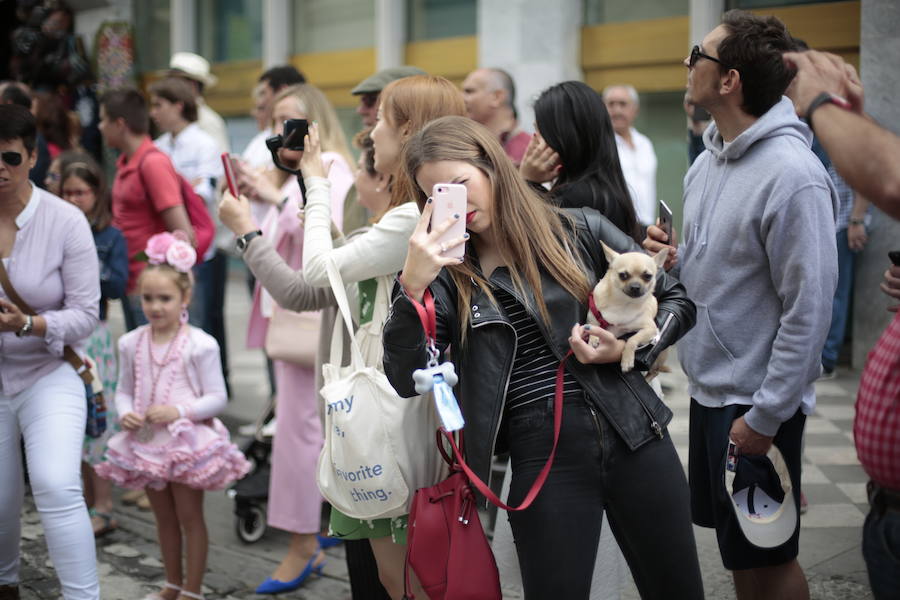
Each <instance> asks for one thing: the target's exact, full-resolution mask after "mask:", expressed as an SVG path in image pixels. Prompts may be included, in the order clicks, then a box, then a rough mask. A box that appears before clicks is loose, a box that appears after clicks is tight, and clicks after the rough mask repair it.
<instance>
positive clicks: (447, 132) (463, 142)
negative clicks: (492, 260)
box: [401, 117, 590, 336]
mask: <svg viewBox="0 0 900 600" xmlns="http://www.w3.org/2000/svg"><path fill="white" fill-rule="evenodd" d="M445 160H446V161H461V162H465V163H468V164H470V165H472V166H474V167H476V168H478V169H479V170H481V171H482V172H483V173H484V174H485V175H486V176H487V177H488V179H489V180H490V182H491V193H492V195H493V202H491V208H490V217H491V229H492V230H493V239H494V242H495V244H496V247H497V251H498V253H499V255H500V257H501V258H502V260H503V262H504V263H505V264H506V265H507V266H508V267H509V272H510V275H511V277H512V280H513V285H514V286H515V287H516V289H518V290H519V291H520V292H523V290H524V287H525V283H526V282H527V284H528V285H529V286H530V287H531V289H532V290H533V291H534V297H535V299H536V300H537V303H538V309H539V311H540V314H541V317H542V318H543V320H544V322H545V323H549V320H550V319H549V314H548V312H547V305H546V303H545V302H544V299H543V295H542V290H541V269H543V270H544V271H546V272H547V274H548V275H549V276H550V277H552V278H553V279H555V280H556V281H557V282H558V283H559V284H560V285H561V286H562V287H563V288H565V289H566V291H568V292H569V293H570V294H572V296H574V297H575V298H577V299H578V300H579V301H583V300H584V299H585V298H587V296H588V294H589V292H590V287H589V285H588V280H587V277H586V275H585V273H584V271H583V269H582V268H581V263H580V260H579V259H578V258H577V257H576V256H575V253H574V252H573V250H572V247H571V243H570V241H569V233H568V232H567V231H566V227H565V226H564V225H563V219H564V218H566V217H565V214H564V213H562V212H561V211H560V210H559V209H558V208H556V207H554V206H551V205H550V204H549V203H547V202H545V201H544V200H543V199H541V197H540V196H538V195H537V193H536V192H535V191H534V190H532V189H531V188H530V187H529V186H528V185H527V184H526V183H525V181H524V180H523V179H522V178H521V177H520V176H519V173H518V171H517V170H516V168H515V166H514V165H513V163H512V161H511V160H510V159H509V157H507V155H506V153H505V152H504V151H503V148H502V147H501V146H500V142H499V141H498V140H497V136H495V135H493V134H492V133H491V132H490V131H488V130H487V129H486V128H484V127H483V126H481V125H479V124H478V123H476V122H475V121H472V120H471V119H467V118H464V117H444V118H441V119H437V120H435V121H432V122H431V123H429V124H428V125H426V126H425V128H424V129H422V131H420V132H419V133H417V134H416V135H414V136H413V137H412V138H410V140H409V142H408V143H407V144H406V147H405V149H404V155H403V160H402V167H401V171H402V172H403V174H404V175H405V176H406V177H407V178H409V179H410V180H412V181H415V176H416V173H417V172H418V170H419V169H420V168H421V167H422V166H423V165H424V164H425V163H430V162H435V161H445ZM416 192H417V201H418V203H419V207H420V208H421V207H422V206H423V203H424V202H425V199H426V194H425V193H424V192H423V191H422V190H420V189H418V188H416ZM447 270H448V271H449V272H450V276H451V277H452V278H453V281H454V283H455V284H456V288H457V290H458V294H459V303H458V310H459V321H460V329H461V331H462V332H463V336H465V331H466V329H467V326H468V322H469V310H468V307H469V306H470V304H471V302H470V300H471V296H472V286H471V283H470V282H472V281H474V282H475V283H476V284H477V285H479V286H481V287H482V289H484V290H485V291H487V293H488V295H490V296H491V297H492V294H491V293H490V284H488V282H487V281H486V280H485V278H484V276H483V275H482V274H481V273H479V272H477V271H476V270H475V269H473V268H472V265H471V262H470V261H465V262H463V263H462V264H460V265H451V266H449V267H447ZM522 296H523V297H525V298H527V297H528V296H527V294H524V293H522ZM492 300H493V297H492Z"/></svg>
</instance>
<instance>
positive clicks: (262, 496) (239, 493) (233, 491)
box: [227, 403, 275, 544]
mask: <svg viewBox="0 0 900 600" xmlns="http://www.w3.org/2000/svg"><path fill="white" fill-rule="evenodd" d="M274 416H275V411H274V405H273V404H272V403H270V404H269V405H268V406H267V407H266V410H265V412H264V413H263V414H262V416H261V418H260V419H258V420H257V422H256V425H255V431H254V433H253V437H251V438H250V439H249V440H247V441H246V442H245V443H244V444H242V446H241V451H242V452H243V453H244V456H246V457H247V460H249V461H250V464H251V465H252V467H251V469H250V471H249V472H248V473H247V474H246V475H245V476H244V477H243V478H242V479H239V480H238V481H236V482H235V483H234V485H232V486H231V487H230V488H229V489H228V492H227V494H228V497H229V498H231V499H232V500H234V531H235V533H237V536H238V538H239V539H240V540H241V541H242V542H244V543H245V544H253V543H255V542H258V541H259V540H260V539H262V536H263V535H265V533H266V503H267V501H268V499H269V472H270V470H271V463H270V460H269V459H270V456H271V454H272V435H273V434H274V428H273V427H271V425H270V423H271V424H272V425H274V421H273V419H274ZM267 425H268V426H267Z"/></svg>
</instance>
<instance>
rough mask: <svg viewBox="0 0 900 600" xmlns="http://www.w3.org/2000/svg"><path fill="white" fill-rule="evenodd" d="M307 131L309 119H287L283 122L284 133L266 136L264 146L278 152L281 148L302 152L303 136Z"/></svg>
mask: <svg viewBox="0 0 900 600" xmlns="http://www.w3.org/2000/svg"><path fill="white" fill-rule="evenodd" d="M308 133H309V121H307V120H306V119H288V120H287V121H285V122H284V133H282V134H281V135H273V136H272V137H269V138H266V147H267V148H268V149H269V151H270V152H278V150H280V149H281V148H285V149H286V150H295V151H298V152H303V138H305V137H306V134H308Z"/></svg>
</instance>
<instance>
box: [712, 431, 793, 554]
mask: <svg viewBox="0 0 900 600" xmlns="http://www.w3.org/2000/svg"><path fill="white" fill-rule="evenodd" d="M724 470H725V475H724V485H725V491H726V493H727V494H728V498H729V499H730V500H731V505H732V508H733V509H734V514H735V515H736V516H737V521H738V524H739V525H740V527H741V531H742V532H743V534H744V537H746V538H747V541H748V542H750V543H751V544H753V545H754V546H758V547H760V548H775V547H777V546H780V545H782V544H784V543H785V542H787V541H788V540H789V539H790V538H791V536H792V535H793V534H794V530H795V529H796V528H797V505H796V503H795V501H794V494H793V486H792V484H791V476H790V474H789V473H788V469H787V463H785V462H784V457H783V456H782V455H781V451H779V450H778V448H777V447H776V446H775V444H772V445H771V446H770V447H769V451H768V452H767V453H766V454H765V455H759V456H752V455H744V454H738V453H737V452H736V451H735V448H734V443H733V442H730V441H729V444H728V452H726V455H725V469H724Z"/></svg>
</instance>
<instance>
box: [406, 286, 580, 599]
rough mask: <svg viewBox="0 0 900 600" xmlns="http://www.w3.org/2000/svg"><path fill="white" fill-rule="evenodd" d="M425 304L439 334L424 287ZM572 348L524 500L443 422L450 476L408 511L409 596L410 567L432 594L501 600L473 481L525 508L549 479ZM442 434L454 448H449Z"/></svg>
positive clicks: (426, 319)
mask: <svg viewBox="0 0 900 600" xmlns="http://www.w3.org/2000/svg"><path fill="white" fill-rule="evenodd" d="M424 301H425V302H424V303H425V306H424V307H423V306H422V305H420V304H418V303H417V302H415V301H413V305H414V306H415V307H416V309H417V311H418V312H419V316H420V318H421V319H422V325H423V327H424V328H425V333H426V337H427V338H428V340H429V341H430V342H431V343H433V341H434V339H435V329H436V327H435V317H434V300H433V298H432V297H431V292H430V291H429V290H426V291H425V297H424ZM571 354H572V352H571V351H569V353H568V354H566V356H565V358H563V360H562V362H560V364H559V368H558V369H557V371H556V393H555V395H554V403H553V448H552V449H551V450H550V456H548V457H547V462H546V463H544V466H543V468H542V469H541V472H540V473H538V476H537V478H536V479H535V480H534V483H533V484H532V485H531V489H530V490H528V493H527V494H526V495H525V498H524V499H523V500H522V503H521V504H520V505H519V506H516V507H513V506H509V505H508V504H505V503H504V502H502V501H501V500H500V498H498V497H497V495H496V494H494V492H493V491H492V490H491V488H490V487H489V486H488V485H487V484H486V483H484V482H483V481H481V479H479V478H478V476H477V475H476V474H475V472H474V471H472V469H471V468H470V467H469V465H467V464H466V461H465V459H463V453H462V450H461V448H462V446H463V436H462V432H461V431H460V432H459V442H460V443H459V445H457V443H456V441H455V440H454V439H453V436H452V435H451V434H450V433H448V432H447V431H446V430H445V429H443V428H441V429H440V430H439V431H438V432H437V433H436V441H437V445H438V450H440V452H441V455H442V456H443V457H444V460H445V461H447V464H448V465H450V476H449V477H447V479H445V480H444V481H442V482H440V483H438V484H437V485H433V486H431V487H427V488H420V489H418V490H416V494H415V496H414V497H413V503H412V508H411V510H410V513H409V525H408V530H407V542H406V543H407V545H406V570H405V579H406V580H405V593H404V598H405V599H406V600H414V599H415V596H414V595H413V594H412V592H411V591H410V580H409V569H410V568H412V570H413V571H414V572H415V574H416V576H417V577H418V578H419V583H421V584H422V588H423V589H424V590H425V593H426V594H427V595H428V598H429V599H430V600H501V599H502V594H501V592H500V574H499V572H498V571H497V563H496V561H495V560H494V554H493V552H492V551H491V546H490V544H489V543H488V540H487V537H486V536H485V534H484V528H482V526H481V520H480V519H479V518H478V509H477V506H476V504H477V502H476V499H475V494H474V492H473V491H472V486H475V488H477V489H478V491H479V492H481V494H482V495H484V497H485V498H487V499H488V500H489V501H490V502H491V503H492V504H494V505H496V506H497V507H499V508H502V509H504V510H507V511H519V510H525V509H526V508H528V507H529V506H531V503H532V502H534V499H535V498H536V497H537V495H538V493H539V492H540V491H541V488H542V487H543V485H544V482H545V481H547V476H548V475H549V474H550V467H551V466H552V465H553V458H554V456H556V446H557V444H558V443H559V431H560V427H561V425H562V409H563V401H562V396H563V374H564V371H565V361H566V359H567V358H568V357H569V356H571ZM442 436H443V437H444V438H446V439H447V441H448V442H449V443H450V447H451V448H452V449H453V458H452V459H451V457H450V456H449V455H448V454H447V451H446V449H445V448H444V444H443V443H442V441H443V440H442V439H441V438H442Z"/></svg>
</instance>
